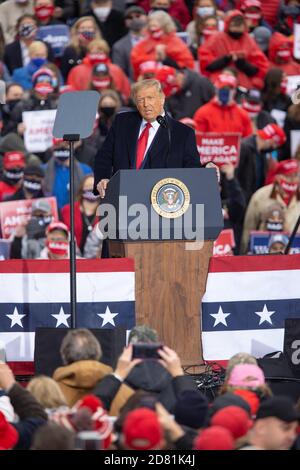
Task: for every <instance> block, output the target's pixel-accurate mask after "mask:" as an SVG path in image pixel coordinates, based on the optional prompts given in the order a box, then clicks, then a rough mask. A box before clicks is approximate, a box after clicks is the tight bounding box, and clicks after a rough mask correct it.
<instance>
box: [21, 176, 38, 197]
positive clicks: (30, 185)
mask: <svg viewBox="0 0 300 470" xmlns="http://www.w3.org/2000/svg"><path fill="white" fill-rule="evenodd" d="M23 187H24V188H25V189H26V191H28V192H29V193H31V194H38V193H39V192H40V191H41V189H42V183H38V182H37V181H32V180H27V179H24V181H23Z"/></svg>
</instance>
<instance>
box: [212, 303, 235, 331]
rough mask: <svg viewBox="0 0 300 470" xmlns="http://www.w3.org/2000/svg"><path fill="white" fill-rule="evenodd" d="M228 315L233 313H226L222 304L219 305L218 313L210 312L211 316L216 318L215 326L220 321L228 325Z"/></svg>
mask: <svg viewBox="0 0 300 470" xmlns="http://www.w3.org/2000/svg"><path fill="white" fill-rule="evenodd" d="M228 315H231V313H224V312H223V310H222V307H221V305H220V307H219V310H218V313H210V316H211V317H214V319H215V323H214V327H215V326H217V325H218V324H219V323H222V325H225V326H228V325H227V321H226V317H228Z"/></svg>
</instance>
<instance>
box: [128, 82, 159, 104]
mask: <svg viewBox="0 0 300 470" xmlns="http://www.w3.org/2000/svg"><path fill="white" fill-rule="evenodd" d="M152 87H153V88H155V89H156V91H157V92H158V93H159V94H161V95H162V96H164V93H163V91H162V88H161V83H160V82H159V81H158V80H155V79H154V78H147V79H145V80H141V81H139V82H136V83H134V84H133V85H132V87H131V98H132V99H133V101H134V102H135V101H136V95H137V93H138V92H139V91H140V90H143V89H144V88H152Z"/></svg>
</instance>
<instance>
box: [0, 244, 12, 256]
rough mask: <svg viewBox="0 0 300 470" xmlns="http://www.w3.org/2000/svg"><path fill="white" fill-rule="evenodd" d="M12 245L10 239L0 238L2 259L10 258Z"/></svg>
mask: <svg viewBox="0 0 300 470" xmlns="http://www.w3.org/2000/svg"><path fill="white" fill-rule="evenodd" d="M10 245H11V242H10V241H9V240H3V239H0V261H4V260H5V259H9V256H10Z"/></svg>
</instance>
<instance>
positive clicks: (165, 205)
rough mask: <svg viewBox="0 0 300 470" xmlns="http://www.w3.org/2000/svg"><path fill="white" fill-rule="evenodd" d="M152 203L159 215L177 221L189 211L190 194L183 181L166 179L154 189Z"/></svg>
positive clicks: (159, 182)
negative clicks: (176, 219)
mask: <svg viewBox="0 0 300 470" xmlns="http://www.w3.org/2000/svg"><path fill="white" fill-rule="evenodd" d="M151 203H152V207H153V209H154V210H155V211H156V212H157V213H158V214H159V215H161V216H162V217H167V218H168V219H175V218H176V217H180V216H181V215H183V214H184V213H185V212H186V211H187V210H188V208H189V204H190V193H189V190H188V188H187V187H186V185H185V184H184V183H183V182H182V181H180V180H178V179H176V178H165V179H163V180H160V181H158V182H157V183H156V185H155V186H154V187H153V189H152V191H151Z"/></svg>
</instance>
